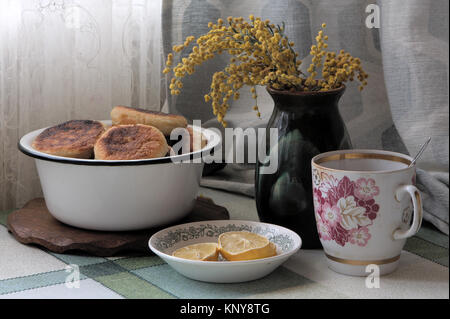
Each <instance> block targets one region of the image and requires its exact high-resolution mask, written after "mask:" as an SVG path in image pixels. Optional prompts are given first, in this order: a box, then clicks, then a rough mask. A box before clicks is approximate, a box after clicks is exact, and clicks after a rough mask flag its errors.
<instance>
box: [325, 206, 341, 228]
mask: <svg viewBox="0 0 450 319" xmlns="http://www.w3.org/2000/svg"><path fill="white" fill-rule="evenodd" d="M322 218H323V220H324V221H325V222H326V223H327V224H328V225H330V226H331V227H333V226H335V225H337V224H338V223H339V222H340V221H341V211H340V209H339V208H338V207H337V206H336V205H333V206H331V205H330V204H329V203H325V205H323V206H322Z"/></svg>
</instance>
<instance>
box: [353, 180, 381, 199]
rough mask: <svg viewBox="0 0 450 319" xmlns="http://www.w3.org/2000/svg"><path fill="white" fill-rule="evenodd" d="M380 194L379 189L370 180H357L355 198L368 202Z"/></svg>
mask: <svg viewBox="0 0 450 319" xmlns="http://www.w3.org/2000/svg"><path fill="white" fill-rule="evenodd" d="M379 193H380V188H379V187H378V186H376V185H375V181H374V180H373V179H372V178H368V179H365V178H359V179H358V180H357V181H356V188H355V196H356V197H358V198H359V199H361V200H364V201H368V200H371V199H373V197H374V196H377V195H378V194H379Z"/></svg>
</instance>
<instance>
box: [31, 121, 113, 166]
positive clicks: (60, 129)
mask: <svg viewBox="0 0 450 319" xmlns="http://www.w3.org/2000/svg"><path fill="white" fill-rule="evenodd" d="M104 132H105V128H104V126H103V124H102V123H101V122H99V121H92V120H71V121H68V122H64V123H61V124H58V125H55V126H52V127H49V128H47V129H45V130H44V131H42V132H41V133H40V134H39V135H38V136H37V137H36V139H35V140H34V141H33V144H32V147H33V148H34V149H36V150H38V151H40V152H43V153H47V154H51V155H56V156H63V157H74V158H86V159H88V158H92V157H93V153H94V144H95V142H96V141H97V139H98V138H99V137H100V135H102V134H103V133H104Z"/></svg>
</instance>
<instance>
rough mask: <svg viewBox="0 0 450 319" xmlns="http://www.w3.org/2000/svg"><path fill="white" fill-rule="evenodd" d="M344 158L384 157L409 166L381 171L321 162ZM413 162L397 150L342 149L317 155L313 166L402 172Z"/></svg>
mask: <svg viewBox="0 0 450 319" xmlns="http://www.w3.org/2000/svg"><path fill="white" fill-rule="evenodd" d="M344 159H382V160H388V161H392V162H398V163H403V164H406V165H407V166H406V167H404V168H399V169H395V170H381V171H371V170H367V171H361V170H360V171H353V170H347V169H338V168H330V167H326V166H323V165H321V164H323V163H326V162H329V161H339V160H344ZM411 162H412V158H411V157H409V156H407V155H404V154H401V153H395V152H389V151H377V150H342V151H332V152H327V153H322V154H319V155H316V156H314V157H313V159H312V160H311V164H312V166H314V167H316V168H320V169H322V170H327V171H334V172H346V173H358V174H374V173H393V172H402V171H405V170H408V169H410V168H413V167H415V165H413V166H411V167H409V165H410V164H411Z"/></svg>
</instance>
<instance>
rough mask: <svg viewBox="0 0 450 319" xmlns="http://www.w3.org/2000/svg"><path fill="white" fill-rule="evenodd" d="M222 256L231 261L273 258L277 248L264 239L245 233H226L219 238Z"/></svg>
mask: <svg viewBox="0 0 450 319" xmlns="http://www.w3.org/2000/svg"><path fill="white" fill-rule="evenodd" d="M219 248H220V253H221V254H222V256H223V257H224V258H225V259H227V260H231V261H237V260H252V259H260V258H266V257H271V256H275V255H276V254H277V247H276V245H275V244H273V243H271V242H270V241H269V240H268V239H267V238H266V237H264V236H260V235H258V234H255V233H250V232H246V231H233V232H226V233H223V234H221V235H220V236H219Z"/></svg>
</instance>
